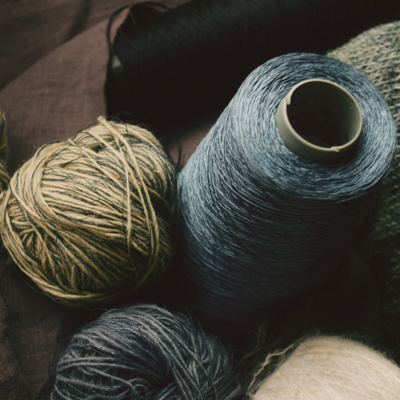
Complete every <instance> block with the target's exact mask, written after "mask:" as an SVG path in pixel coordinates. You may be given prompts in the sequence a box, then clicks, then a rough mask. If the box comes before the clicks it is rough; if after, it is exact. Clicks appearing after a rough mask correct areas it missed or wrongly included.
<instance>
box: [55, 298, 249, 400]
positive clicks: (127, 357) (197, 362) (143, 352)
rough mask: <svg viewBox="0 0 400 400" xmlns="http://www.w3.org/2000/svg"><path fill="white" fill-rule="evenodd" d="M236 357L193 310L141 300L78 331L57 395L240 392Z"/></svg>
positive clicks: (220, 396) (224, 399)
mask: <svg viewBox="0 0 400 400" xmlns="http://www.w3.org/2000/svg"><path fill="white" fill-rule="evenodd" d="M232 365H233V364H232V357H231V354H230V352H228V350H226V349H225V348H224V347H223V346H222V345H221V343H220V342H219V341H218V340H217V339H216V338H215V337H212V336H209V335H207V334H206V333H205V332H204V331H203V330H202V328H201V327H200V326H198V325H197V324H196V323H195V322H194V321H193V320H192V319H191V317H190V316H189V315H187V314H183V313H179V312H174V313H172V312H169V311H167V310H165V309H162V308H160V307H157V306H155V305H136V306H131V307H127V308H122V309H115V310H113V311H109V312H107V313H106V314H104V315H103V316H102V317H100V319H99V320H98V321H95V322H93V323H91V324H90V325H88V326H86V327H84V328H83V329H82V330H81V331H80V332H79V333H77V334H75V335H74V336H73V337H72V339H71V341H70V343H69V345H68V347H67V349H66V350H65V352H64V354H63V355H62V356H61V359H60V361H59V363H58V366H57V372H56V381H55V387H54V390H53V392H52V395H51V399H52V400H58V399H60V400H61V399H63V400H66V399H69V400H78V399H89V398H90V399H98V400H106V399H113V400H117V399H121V400H122V399H132V400H133V399H137V400H139V399H154V400H156V399H157V400H161V399H169V400H175V399H176V400H178V399H210V400H211V399H215V400H231V399H232V400H233V399H236V398H240V394H241V392H242V390H241V387H240V385H239V383H238V381H237V378H236V374H235V373H234V370H233V366H232Z"/></svg>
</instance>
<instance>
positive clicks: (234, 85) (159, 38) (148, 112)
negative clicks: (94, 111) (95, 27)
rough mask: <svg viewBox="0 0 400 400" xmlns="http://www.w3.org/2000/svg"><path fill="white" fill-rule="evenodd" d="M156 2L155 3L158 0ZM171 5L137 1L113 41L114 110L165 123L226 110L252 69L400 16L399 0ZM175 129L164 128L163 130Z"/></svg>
mask: <svg viewBox="0 0 400 400" xmlns="http://www.w3.org/2000/svg"><path fill="white" fill-rule="evenodd" d="M150 3H152V4H153V3H154V2H150ZM161 11H164V10H163V9H160V8H155V9H151V8H150V7H149V6H146V4H144V5H143V4H135V5H133V6H132V7H131V9H130V14H129V15H128V16H127V17H126V19H125V21H124V22H123V24H122V25H121V26H120V28H119V29H118V32H117V34H116V37H115V39H114V41H113V44H112V46H111V48H110V59H109V65H108V71H107V80H106V85H105V98H106V104H107V113H108V115H113V114H116V113H118V112H123V111H127V112H129V115H128V116H127V118H128V119H129V120H133V121H139V122H141V123H146V124H150V125H151V126H154V127H156V128H158V129H163V128H169V127H171V126H173V125H177V124H179V123H186V122H187V121H188V120H190V119H193V118H197V117H199V116H202V115H203V114H205V113H210V112H213V113H214V112H216V113H217V114H219V113H220V112H222V110H223V108H224V107H225V106H226V105H227V104H228V102H229V101H230V99H231V98H232V97H233V95H234V94H235V92H236V91H237V89H238V87H239V86H240V84H241V83H242V82H243V80H244V79H245V78H246V76H247V75H248V74H249V73H250V72H251V71H252V70H253V69H255V68H256V67H257V66H259V65H260V64H262V63H264V62H265V61H267V60H268V59H271V58H273V57H276V56H279V55H283V54H286V53H290V52H312V53H320V54H324V53H325V52H326V51H328V50H330V49H333V48H335V47H337V46H339V45H341V44H343V43H345V42H346V41H347V40H349V39H351V38H352V37H354V36H355V35H357V34H358V33H360V32H362V31H364V30H365V29H368V28H370V27H372V26H375V25H377V24H379V23H383V22H389V21H391V20H393V18H396V16H397V17H398V18H400V3H398V2H393V1H392V0H381V1H377V0H369V1H365V0H353V1H347V0H296V1H293V0H272V1H271V0H252V1H251V2H249V1H248V0H193V1H190V2H188V3H187V4H184V5H182V6H180V7H177V8H174V9H172V10H169V11H166V12H161ZM169 132H171V133H174V132H175V130H163V131H162V135H168V134H169Z"/></svg>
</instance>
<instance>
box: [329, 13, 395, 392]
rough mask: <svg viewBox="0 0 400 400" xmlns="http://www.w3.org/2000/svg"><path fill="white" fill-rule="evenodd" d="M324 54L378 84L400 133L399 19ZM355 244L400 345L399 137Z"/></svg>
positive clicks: (389, 333) (387, 329)
mask: <svg viewBox="0 0 400 400" xmlns="http://www.w3.org/2000/svg"><path fill="white" fill-rule="evenodd" d="M327 55H328V56H330V57H333V58H337V59H339V60H341V61H344V62H346V63H348V64H350V65H352V66H353V67H355V68H356V69H358V70H359V71H361V72H362V73H364V75H366V77H367V78H368V79H369V80H370V81H371V82H372V83H373V84H374V85H375V86H376V87H377V88H378V90H379V91H380V92H381V94H382V96H383V97H384V98H385V100H386V102H387V103H388V105H389V107H390V110H391V112H392V114H393V117H394V120H395V123H396V127H397V137H398V138H399V135H400V21H396V22H393V23H388V24H384V25H380V26H377V27H374V28H372V29H370V30H368V31H366V32H364V33H362V34H360V35H358V36H357V37H355V38H354V39H352V40H351V41H350V42H348V43H347V44H345V45H344V46H342V47H340V48H338V49H336V50H333V51H331V52H329V53H328V54H327ZM354 245H355V247H356V248H357V250H358V251H359V252H360V254H361V255H362V257H363V258H364V259H365V261H366V263H367V264H368V265H369V266H370V267H371V269H372V270H373V272H374V275H375V276H376V278H377V280H378V282H379V287H380V292H381V297H382V314H383V323H384V335H385V340H386V343H387V345H388V346H389V347H391V348H397V349H400V146H399V143H398V145H397V150H396V156H395V158H394V162H393V164H392V167H391V170H390V172H389V175H388V176H387V178H386V179H385V180H384V181H383V183H382V186H381V188H380V191H379V192H378V195H377V197H376V200H375V203H374V205H373V207H372V208H371V210H370V212H369V213H368V214H367V216H366V218H365V223H364V226H363V227H362V229H361V230H360V234H359V236H358V238H357V239H356V242H355V244H354ZM399 398H400V396H399Z"/></svg>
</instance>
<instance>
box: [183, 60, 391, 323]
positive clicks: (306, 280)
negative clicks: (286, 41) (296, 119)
mask: <svg viewBox="0 0 400 400" xmlns="http://www.w3.org/2000/svg"><path fill="white" fill-rule="evenodd" d="M313 78H319V79H323V80H328V81H331V82H334V83H336V84H338V85H340V86H341V87H343V88H345V89H346V90H347V91H348V92H349V93H351V94H352V95H353V96H354V98H355V99H356V100H357V102H358V103H359V106H360V108H361V110H362V114H363V118H364V127H363V131H362V134H361V137H360V139H359V140H358V142H357V145H356V148H355V149H354V151H353V152H352V153H349V154H348V155H347V156H345V157H344V158H342V159H339V160H336V161H332V162H331V163H326V164H323V163H320V162H314V161H309V160H307V159H305V158H301V157H298V156H297V155H296V154H295V153H293V152H292V151H290V150H289V149H288V148H287V147H286V146H285V144H284V142H283V140H282V137H281V135H280V133H279V131H278V129H277V126H276V123H275V114H276V111H277V108H278V105H279V104H280V102H281V101H282V99H283V98H284V97H285V96H286V94H287V93H288V92H289V91H290V89H291V88H292V87H293V86H295V85H297V84H298V83H299V82H301V81H304V80H308V79H313ZM317 103H318V102H317ZM293 107H297V108H299V109H301V107H304V108H303V110H304V111H302V112H300V113H302V114H304V116H307V115H309V117H310V118H312V116H313V115H315V114H316V113H327V114H328V115H330V114H331V113H330V111H329V112H327V111H326V110H325V111H324V109H322V110H319V109H318V106H316V108H315V109H311V108H310V109H308V106H307V105H306V104H304V103H302V102H298V103H296V102H295V101H293ZM321 107H323V106H321ZM323 108H324V107H323ZM304 122H306V121H304ZM309 126H310V130H311V128H312V129H313V123H312V122H310V123H309ZM306 128H307V126H306ZM319 129H320V130H322V128H319ZM395 146H396V132H395V125H394V122H393V119H392V117H391V114H390V110H389V108H388V106H387V104H386V103H385V101H384V100H383V98H382V96H381V95H380V94H379V92H378V90H377V89H376V88H375V87H374V86H373V85H372V84H371V83H370V82H369V81H368V80H367V79H366V78H365V77H364V76H363V75H362V74H361V73H360V72H358V71H356V70H355V69H354V68H352V67H351V66H349V65H347V64H345V63H342V62H340V61H337V60H333V59H331V58H328V57H324V56H319V55H315V54H308V53H293V54H288V55H285V56H281V57H277V58H275V59H273V60H270V61H269V62H267V63H265V64H263V65H262V66H260V67H259V68H257V69H256V70H255V71H253V72H252V73H251V74H250V75H249V77H248V78H247V79H246V80H245V82H244V83H243V85H242V86H241V87H240V89H239V91H238V92H237V94H236V95H235V97H234V98H233V99H232V101H231V102H230V104H229V105H228V106H227V108H226V109H225V111H224V112H223V113H222V115H221V116H220V118H219V119H218V121H217V122H216V124H215V125H214V126H213V128H212V129H211V131H210V132H209V133H208V135H207V136H206V137H205V139H204V140H203V141H202V143H201V144H200V145H199V147H198V148H197V150H196V152H195V153H194V154H193V155H192V157H191V158H190V159H189V161H188V163H187V164H186V167H185V168H184V169H183V171H182V173H181V174H180V176H179V178H178V193H179V196H178V197H179V202H180V209H181V213H182V217H183V222H182V234H183V240H182V246H183V252H184V254H185V256H184V259H183V262H182V263H181V264H182V265H181V267H180V268H181V272H182V274H183V275H184V276H185V277H186V278H187V280H188V288H189V289H188V292H187V302H188V304H189V307H191V309H192V310H193V312H195V313H196V315H197V316H198V318H201V319H202V320H203V321H206V320H207V322H203V323H208V321H210V323H212V324H214V326H215V325H216V324H222V325H225V326H227V324H228V323H231V324H234V325H237V326H244V327H247V328H248V326H249V323H252V322H254V321H255V320H256V319H257V318H258V316H260V315H265V312H266V310H268V309H270V310H273V309H275V310H276V307H277V305H278V304H279V303H281V302H285V301H286V300H288V299H291V298H293V297H294V296H296V295H298V294H300V293H305V292H307V291H310V290H313V289H314V288H315V287H316V286H317V285H319V284H321V282H324V281H325V280H326V279H327V278H328V277H329V276H330V275H331V274H332V272H333V271H334V270H335V269H336V268H337V267H338V265H340V263H341V260H342V258H343V255H344V252H345V251H347V247H348V245H349V243H350V242H351V240H352V239H353V238H354V236H355V234H356V232H357V229H358V227H359V225H360V223H361V221H362V218H363V216H364V214H365V211H366V209H367V207H368V206H369V205H370V203H371V200H372V198H373V195H374V193H375V189H376V187H377V185H378V184H379V182H381V180H382V179H383V178H384V177H385V176H386V174H387V173H388V170H389V168H390V164H391V161H392V158H393V155H394V151H395Z"/></svg>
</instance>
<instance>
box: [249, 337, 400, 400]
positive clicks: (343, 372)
mask: <svg viewBox="0 0 400 400" xmlns="http://www.w3.org/2000/svg"><path fill="white" fill-rule="evenodd" d="M270 358H271V357H270ZM268 362H269V359H267V360H266V365H267V364H268ZM266 365H265V366H266ZM399 394H400V369H399V367H398V366H397V365H396V364H395V363H393V362H392V361H390V360H389V359H387V358H386V357H385V356H384V355H383V354H380V353H378V352H376V351H374V350H372V349H370V348H369V347H367V346H365V345H363V344H360V343H357V342H355V341H352V340H348V339H343V338H340V337H328V336H321V337H315V338H310V339H306V340H305V341H303V342H302V343H300V345H299V346H298V347H297V348H296V349H295V350H294V352H293V353H292V354H291V355H290V356H289V357H287V358H286V359H285V360H284V361H283V363H282V364H281V365H280V366H279V367H278V368H277V370H276V371H275V372H274V373H273V374H272V375H270V376H269V377H268V378H267V379H265V380H264V381H263V382H261V384H260V385H259V386H258V387H257V388H256V390H253V389H251V390H250V391H249V399H251V400H313V399H318V400H321V399H323V400H349V399H352V400H398V399H399Z"/></svg>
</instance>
